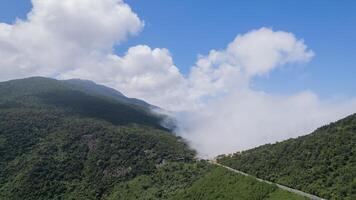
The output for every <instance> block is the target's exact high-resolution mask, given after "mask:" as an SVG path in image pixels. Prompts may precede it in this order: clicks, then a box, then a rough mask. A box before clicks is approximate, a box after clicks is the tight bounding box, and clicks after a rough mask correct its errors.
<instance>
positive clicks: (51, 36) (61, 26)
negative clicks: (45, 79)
mask: <svg viewBox="0 0 356 200" xmlns="http://www.w3.org/2000/svg"><path fill="white" fill-rule="evenodd" d="M32 5H33V8H32V10H31V12H30V13H28V15H27V19H26V20H17V21H16V22H15V23H14V24H6V23H0V56H1V59H0V65H1V67H2V73H1V74H0V79H1V80H6V79H12V78H18V77H23V76H30V75H44V76H52V77H53V76H57V75H58V74H61V73H64V72H66V71H69V70H73V69H75V68H80V67H85V66H84V65H83V64H87V63H89V62H93V61H97V60H95V59H101V58H103V56H104V57H105V56H106V55H107V54H109V53H110V52H111V51H112V48H113V46H114V45H115V44H119V43H120V42H122V41H124V40H125V39H126V38H127V37H128V36H129V35H133V34H137V33H138V32H139V31H140V30H141V29H142V27H143V22H142V21H141V20H140V19H139V18H138V16H137V15H136V14H135V13H134V12H133V11H132V10H131V9H130V7H129V6H128V5H127V4H125V3H123V2H122V1H121V0H61V1H57V0H32ZM87 60H88V61H87ZM93 64H94V63H93Z"/></svg>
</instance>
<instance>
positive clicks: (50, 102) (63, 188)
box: [0, 77, 300, 200]
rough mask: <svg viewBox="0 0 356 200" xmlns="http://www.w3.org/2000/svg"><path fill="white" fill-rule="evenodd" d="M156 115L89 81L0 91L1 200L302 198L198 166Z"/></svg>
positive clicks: (34, 83)
mask: <svg viewBox="0 0 356 200" xmlns="http://www.w3.org/2000/svg"><path fill="white" fill-rule="evenodd" d="M153 107H154V106H151V105H149V104H147V103H146V102H144V101H141V100H138V99H130V98H127V97H125V96H124V95H123V94H121V93H120V92H117V91H114V90H113V89H110V88H106V87H105V86H100V85H96V84H95V83H93V82H90V81H82V80H71V81H58V80H53V79H47V78H41V77H35V78H28V79H21V80H14V81H8V82H2V83H0V199H4V200H8V199H9V200H10V199H11V200H12V199H14V200H42V199H43V200H44V199H73V200H80V199H83V200H84V199H85V200H90V199H93V200H94V199H95V200H96V199H109V200H111V199H125V200H127V199H146V200H147V199H207V198H206V196H204V195H207V194H209V196H211V197H214V199H236V198H235V195H240V196H238V197H239V198H238V199H251V200H252V199H253V200H255V199H261V200H262V199H266V198H267V197H268V198H270V199H273V196H277V197H278V196H281V195H282V196H283V197H287V198H288V199H293V198H295V199H299V198H300V197H297V196H295V195H293V194H291V193H287V192H283V191H279V190H278V189H277V188H276V187H275V186H272V185H268V184H264V183H259V182H258V181H256V180H254V179H248V178H245V177H240V176H239V175H234V174H232V173H231V172H228V171H227V170H225V169H222V168H218V167H215V166H213V165H211V164H209V163H208V162H205V161H201V160H198V159H196V153H195V151H194V150H192V149H191V148H189V146H188V145H187V144H186V142H185V141H184V140H183V139H182V138H180V137H177V136H175V135H174V134H173V133H172V132H170V130H168V129H167V128H165V127H163V126H161V123H160V122H161V120H163V119H164V118H165V116H162V115H158V114H153V113H152V112H150V109H151V108H153ZM154 108H156V107H154ZM200 187H202V188H200ZM203 191H204V193H205V194H202V193H201V192H203ZM231 191H234V192H233V193H231V194H226V193H227V192H231ZM274 199H276V198H274ZM277 199H278V198H277Z"/></svg>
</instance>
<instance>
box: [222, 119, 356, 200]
mask: <svg viewBox="0 0 356 200" xmlns="http://www.w3.org/2000/svg"><path fill="white" fill-rule="evenodd" d="M218 162H219V163H221V164H224V165H227V166H230V167H232V168H235V169H238V170H241V171H243V172H246V173H249V174H252V175H254V176H257V177H259V178H262V179H266V180H269V181H273V182H276V183H279V184H282V185H286V186H290V187H293V188H296V189H300V190H302V191H306V192H309V193H312V194H316V195H318V196H321V197H324V198H326V199H345V200H351V199H356V114H353V115H351V116H348V117H346V118H344V119H342V120H339V121H337V122H335V123H331V124H329V125H326V126H323V127H321V128H318V129H317V130H315V131H314V132H313V133H311V134H309V135H306V136H302V137H299V138H296V139H289V140H286V141H283V142H278V143H275V144H267V145H263V146H260V147H257V148H254V149H251V150H247V151H243V152H238V153H235V154H232V155H222V156H219V159H218Z"/></svg>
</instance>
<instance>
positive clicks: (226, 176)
mask: <svg viewBox="0 0 356 200" xmlns="http://www.w3.org/2000/svg"><path fill="white" fill-rule="evenodd" d="M184 199H187V200H188V199H189V200H219V199H220V200H236V199H244V200H262V199H269V200H274V199H289V200H302V199H305V198H303V197H300V196H298V195H295V194H292V193H289V192H285V191H282V190H280V189H278V188H277V187H276V186H274V185H269V184H266V183H261V182H259V181H257V180H255V179H253V178H251V177H246V176H242V175H239V174H237V173H233V172H231V171H228V170H227V169H224V168H222V167H214V168H213V169H212V170H211V171H210V172H209V173H207V174H206V175H204V176H203V177H202V178H201V179H199V180H198V181H196V182H195V183H194V185H193V186H192V187H190V188H188V189H186V190H184V191H181V192H180V193H178V194H177V195H176V196H174V197H173V198H172V200H184Z"/></svg>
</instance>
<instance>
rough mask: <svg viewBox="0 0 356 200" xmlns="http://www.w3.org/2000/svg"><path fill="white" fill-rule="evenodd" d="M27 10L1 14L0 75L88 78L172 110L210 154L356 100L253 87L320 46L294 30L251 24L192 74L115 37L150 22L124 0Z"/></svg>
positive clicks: (310, 121) (326, 116) (330, 116)
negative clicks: (21, 16)
mask: <svg viewBox="0 0 356 200" xmlns="http://www.w3.org/2000/svg"><path fill="white" fill-rule="evenodd" d="M32 4H33V9H32V11H31V12H30V13H29V14H28V16H27V19H26V20H18V21H16V22H15V23H14V24H5V23H0V69H1V73H0V80H8V79H14V78H21V77H27V76H34V75H41V76H49V77H55V78H84V79H91V80H93V81H96V82H98V83H101V84H105V85H108V86H111V87H114V88H116V89H118V90H120V91H121V92H123V93H124V94H126V95H128V96H130V97H136V98H142V99H144V100H146V101H148V102H150V103H152V104H155V105H158V106H161V107H163V108H166V109H169V110H174V111H176V112H174V115H175V116H176V117H177V122H178V129H177V131H178V134H181V135H183V136H184V137H185V138H187V139H188V140H189V141H190V142H191V144H192V145H193V147H195V148H197V149H198V151H199V153H200V154H201V155H204V156H213V155H216V154H219V153H228V152H231V151H235V150H241V149H246V148H250V147H253V146H256V145H259V144H263V143H266V142H273V141H276V140H282V139H286V138H289V137H293V136H297V135H300V134H305V133H307V132H308V131H310V130H312V129H313V128H316V127H317V126H319V125H322V124H324V123H326V122H330V121H332V120H336V119H338V118H340V117H342V116H345V115H347V114H350V113H352V112H354V111H355V110H356V103H355V100H345V101H343V102H328V101H327V100H326V101H325V100H320V99H319V98H318V97H317V95H316V94H314V93H313V92H310V91H301V92H300V93H298V94H295V95H292V96H278V95H275V94H268V93H264V92H262V91H255V90H253V89H251V87H250V82H251V80H252V79H253V78H254V77H256V76H261V75H265V74H268V73H269V72H271V71H272V70H275V69H276V68H278V67H282V66H284V65H285V64H289V63H300V62H308V61H309V60H310V59H311V58H312V57H313V55H314V53H313V52H312V51H311V50H310V49H308V48H307V46H306V45H305V44H304V41H303V40H301V39H297V38H296V37H295V36H294V35H293V34H292V33H287V32H283V31H274V30H272V29H269V28H261V29H257V30H252V31H250V32H248V33H246V34H243V35H237V36H236V38H235V39H234V40H233V41H232V42H231V43H230V44H228V45H227V47H226V48H225V49H223V50H211V51H210V53H209V54H208V55H203V56H199V57H198V60H197V62H196V64H195V66H194V67H193V68H192V69H191V71H190V73H189V74H188V75H187V76H184V75H183V74H181V73H180V72H179V69H178V68H177V67H176V66H175V65H174V62H173V59H172V57H171V55H170V53H169V51H168V50H167V49H162V48H151V47H148V46H146V45H137V46H134V47H131V48H129V49H128V51H127V52H126V53H125V54H124V55H122V56H119V55H116V54H115V53H114V52H113V48H114V47H115V45H118V44H120V43H122V42H123V41H124V40H125V39H126V38H127V37H128V36H130V35H135V34H138V33H139V32H140V30H141V29H142V28H143V26H144V23H143V21H142V20H140V19H139V17H138V16H137V14H136V13H134V12H133V11H132V10H131V8H130V7H129V6H128V5H127V4H125V3H124V2H123V1H121V0H60V1H58V0H32Z"/></svg>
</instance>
